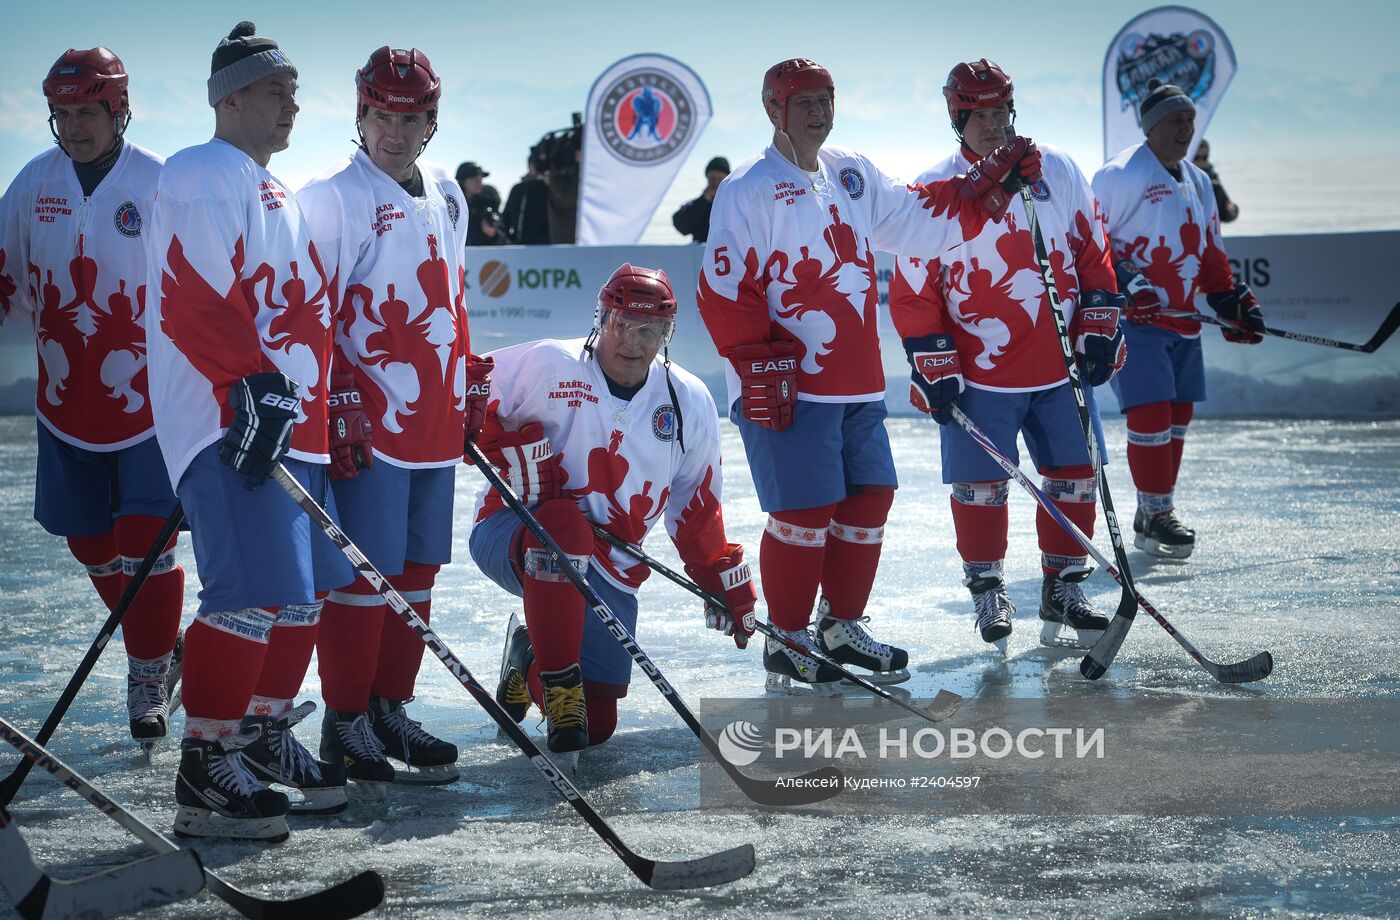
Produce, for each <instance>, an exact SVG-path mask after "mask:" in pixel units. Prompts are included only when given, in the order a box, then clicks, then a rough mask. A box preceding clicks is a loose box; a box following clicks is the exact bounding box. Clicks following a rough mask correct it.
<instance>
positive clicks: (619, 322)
mask: <svg viewBox="0 0 1400 920" xmlns="http://www.w3.org/2000/svg"><path fill="white" fill-rule="evenodd" d="M598 329H599V332H603V333H607V334H609V335H614V336H617V337H618V338H619V339H631V340H633V341H636V342H640V343H641V344H642V345H646V346H648V347H655V348H660V347H661V346H663V345H666V344H667V343H669V342H670V341H671V335H672V334H673V333H674V332H675V331H676V320H675V317H665V318H662V317H654V318H647V317H643V316H640V315H639V314H636V313H629V312H627V311H625V310H615V309H612V308H610V307H604V308H603V310H602V315H601V316H600V317H599V322H598Z"/></svg>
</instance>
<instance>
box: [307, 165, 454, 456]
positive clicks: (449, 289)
mask: <svg viewBox="0 0 1400 920" xmlns="http://www.w3.org/2000/svg"><path fill="white" fill-rule="evenodd" d="M418 169H419V170H420V172H421V173H422V177H423V192H424V194H423V197H421V198H414V197H413V196H411V195H409V194H408V192H406V191H404V190H403V188H402V187H401V186H400V185H399V184H398V183H397V182H395V181H394V180H393V179H391V178H389V176H388V175H386V174H385V173H384V171H383V170H381V169H380V168H379V167H378V166H375V165H374V161H373V160H372V159H370V156H369V154H367V153H365V152H364V150H357V151H356V152H355V155H354V156H352V157H351V158H350V159H349V160H347V161H346V162H344V163H342V164H340V165H339V166H336V167H335V168H334V169H332V170H330V171H329V172H327V173H325V174H324V175H322V176H319V177H318V178H316V179H313V180H312V181H311V182H309V183H307V185H306V186H305V187H304V188H302V190H301V191H299V192H297V201H298V203H299V204H300V205H301V210H302V214H303V215H304V216H305V218H306V222H307V224H308V225H309V226H310V227H311V237H312V239H313V240H315V242H316V248H317V251H319V252H320V253H321V256H322V259H323V264H324V265H325V269H326V272H327V274H329V275H330V276H331V295H332V303H333V304H334V306H335V316H336V320H335V344H336V356H335V360H336V362H337V363H339V362H341V361H345V362H348V364H349V365H350V366H352V367H353V368H354V374H355V384H356V387H357V388H358V389H359V391H360V396H361V398H362V399H363V401H364V406H365V412H366V414H367V415H368V416H369V419H370V421H371V423H372V424H373V426H374V435H373V442H372V443H373V445H374V453H375V456H376V457H378V458H381V459H383V460H386V461H388V462H390V463H393V464H395V465H397V466H404V467H433V466H450V465H452V464H454V463H460V462H461V461H462V414H463V408H464V406H465V404H466V356H467V354H468V352H469V350H470V341H469V339H468V334H467V314H466V309H465V306H464V297H465V287H466V267H465V265H464V262H463V256H464V253H465V250H464V248H463V247H465V246H466V241H467V209H466V207H465V206H464V205H463V199H462V192H461V189H460V188H459V187H458V186H457V183H456V181H455V180H454V179H453V178H452V176H451V174H449V173H448V172H447V170H446V169H444V168H443V167H442V166H439V165H438V164H436V163H429V162H427V161H424V160H419V161H418Z"/></svg>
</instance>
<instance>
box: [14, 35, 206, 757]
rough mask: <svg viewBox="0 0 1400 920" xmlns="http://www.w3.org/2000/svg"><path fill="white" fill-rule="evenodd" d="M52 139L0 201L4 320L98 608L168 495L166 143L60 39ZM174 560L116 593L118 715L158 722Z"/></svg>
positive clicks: (49, 497)
mask: <svg viewBox="0 0 1400 920" xmlns="http://www.w3.org/2000/svg"><path fill="white" fill-rule="evenodd" d="M43 90H44V98H45V99H46V100H47V102H48V104H49V127H50V129H51V130H52V132H53V135H54V141H55V142H56V144H57V146H56V147H55V148H54V149H52V150H50V151H48V152H47V153H43V154H40V155H39V156H37V157H35V158H34V159H33V160H31V161H30V162H29V164H28V165H27V166H25V167H24V169H23V170H21V171H20V174H19V175H18V176H17V177H15V180H14V182H12V183H11V184H10V187H9V190H8V191H6V192H5V197H4V199H3V201H0V322H5V321H7V320H8V321H10V322H30V323H32V324H33V329H34V338H35V345H36V347H37V350H38V358H39V361H38V365H39V387H38V392H37V394H36V396H35V401H34V409H35V415H36V416H37V417H38V422H39V423H38V425H36V426H35V428H36V433H37V436H38V440H39V450H38V456H39V461H38V471H37V474H36V477H35V486H34V519H35V520H37V521H38V522H39V524H40V525H41V526H42V527H43V528H44V529H45V530H47V531H48V532H49V533H52V534H56V535H58V536H62V537H66V538H67V541H68V547H69V549H70V551H71V552H72V553H73V556H74V558H76V559H77V560H78V562H80V563H82V564H83V565H84V566H85V567H86V568H87V572H88V577H89V578H90V579H91V580H92V583H93V586H94V587H96V588H97V593H98V596H99V597H101V599H102V602H103V603H104V604H105V605H106V606H107V608H108V609H109V610H110V609H111V608H113V607H114V606H115V605H116V603H117V600H118V598H120V597H121V595H122V592H123V591H124V590H125V588H126V586H127V584H128V583H129V582H130V579H131V574H132V573H133V572H134V571H135V570H136V569H137V567H138V566H139V564H140V562H141V560H142V559H143V558H144V557H145V556H146V554H147V552H148V551H149V550H150V548H151V546H152V545H153V544H154V542H155V540H156V539H157V537H158V536H159V535H160V531H161V530H162V528H163V526H164V524H165V519H166V518H167V517H168V516H169V515H170V513H171V512H172V511H173V510H174V507H175V494H174V492H172V491H171V488H170V481H169V479H168V478H167V477H166V475H165V467H164V464H163V463H162V462H161V459H160V448H159V446H158V445H157V443H156V439H155V437H154V435H155V429H154V427H153V425H152V422H151V407H150V400H149V398H148V396H147V387H146V330H145V328H144V327H143V325H142V312H143V310H145V308H146V306H147V303H148V296H149V292H148V287H147V281H146V250H145V248H144V246H143V245H142V244H143V243H144V241H145V236H144V234H145V233H147V232H148V231H149V228H147V227H144V226H143V223H144V221H146V220H147V219H149V216H150V213H151V203H152V201H153V200H154V198H155V193H156V177H157V176H158V175H159V173H160V165H161V162H162V158H161V157H159V156H157V155H156V154H154V153H151V152H150V151H149V150H145V149H143V148H141V147H138V146H136V145H135V144H133V143H131V142H130V141H128V140H127V139H126V138H125V131H126V126H127V123H128V122H129V121H130V119H131V105H130V102H129V99H128V95H127V74H126V68H125V67H124V66H123V64H122V62H121V59H120V58H118V57H117V56H116V55H115V54H113V53H112V52H111V51H109V50H108V49H106V48H90V49H87V50H83V51H79V50H75V49H71V48H70V49H69V50H68V51H65V52H64V53H63V55H62V56H60V57H59V59H58V60H57V61H55V62H54V64H53V67H51V68H50V69H49V72H48V75H47V77H45V79H44V83H43ZM184 590H185V573H184V571H183V570H182V569H181V568H180V566H178V565H176V564H175V540H174V538H172V539H171V540H170V542H169V544H168V545H167V546H165V547H164V551H163V553H162V554H161V555H160V557H159V559H158V560H157V562H156V565H155V568H154V569H152V571H151V574H150V576H148V577H147V578H146V580H145V582H144V583H143V585H142V586H141V590H140V593H139V594H137V595H136V596H135V598H134V600H133V601H132V603H131V604H130V606H128V608H127V610H126V613H125V615H124V616H123V617H122V623H121V631H122V637H123V639H124V641H125V645H126V653H127V710H128V712H127V715H128V719H129V722H130V725H131V734H132V737H134V738H136V739H137V740H138V741H140V742H141V743H142V744H143V746H149V745H152V744H154V742H155V740H156V739H157V738H162V737H164V736H165V733H166V721H167V718H168V705H169V700H168V697H167V690H168V685H167V681H168V679H169V678H170V675H171V666H172V655H173V649H174V647H175V641H176V635H177V633H178V631H179V628H180V609H181V606H182V602H183V598H184Z"/></svg>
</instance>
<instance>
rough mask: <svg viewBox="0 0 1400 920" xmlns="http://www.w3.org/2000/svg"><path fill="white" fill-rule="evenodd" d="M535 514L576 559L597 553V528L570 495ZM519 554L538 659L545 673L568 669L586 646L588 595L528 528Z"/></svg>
mask: <svg viewBox="0 0 1400 920" xmlns="http://www.w3.org/2000/svg"><path fill="white" fill-rule="evenodd" d="M535 517H536V518H538V519H539V522H540V525H541V526H543V527H544V529H545V531H546V532H547V533H548V534H549V535H550V536H551V537H553V538H554V542H556V543H558V544H559V548H560V549H562V550H563V551H564V553H565V554H566V555H567V556H569V557H570V558H571V559H572V560H574V562H575V563H578V562H579V561H580V560H585V559H588V558H589V556H590V555H592V552H593V528H592V527H591V526H589V523H588V519H587V518H585V517H584V516H583V512H582V511H580V510H579V508H578V505H576V504H574V503H573V502H572V501H570V500H568V499H559V498H557V499H553V500H551V501H547V502H543V503H542V504H541V505H540V506H539V507H538V508H536V509H535ZM516 558H517V559H518V560H519V565H520V567H521V570H520V573H519V574H520V583H521V585H523V586H524V588H525V625H526V627H527V628H528V629H529V631H530V644H531V645H532V646H533V647H534V649H535V661H536V663H538V664H539V667H540V670H542V671H559V670H562V669H564V668H567V667H568V666H569V665H571V664H574V663H575V662H577V661H578V656H579V649H580V648H581V647H582V645H583V618H584V604H583V595H582V594H579V591H578V589H577V588H575V587H574V586H573V585H572V584H570V583H569V580H568V578H567V577H566V576H565V575H564V573H563V572H562V571H561V570H560V569H559V567H558V566H557V565H556V564H555V562H554V560H553V558H552V557H551V556H550V555H549V553H548V552H546V551H545V550H544V549H543V548H542V547H541V546H540V544H539V542H538V541H537V540H536V539H535V538H534V537H533V536H531V535H530V534H529V532H528V531H525V532H522V533H521V535H520V553H519V555H518V556H517V557H516Z"/></svg>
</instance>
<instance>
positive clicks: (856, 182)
mask: <svg viewBox="0 0 1400 920" xmlns="http://www.w3.org/2000/svg"><path fill="white" fill-rule="evenodd" d="M840 179H841V187H842V188H844V189H845V190H846V194H847V195H850V196H851V200H852V201H855V200H857V199H859V198H860V196H862V195H864V194H865V177H864V176H862V175H861V174H860V170H858V169H856V168H855V167H854V166H847V167H846V168H845V169H843V170H841V175H840Z"/></svg>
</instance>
